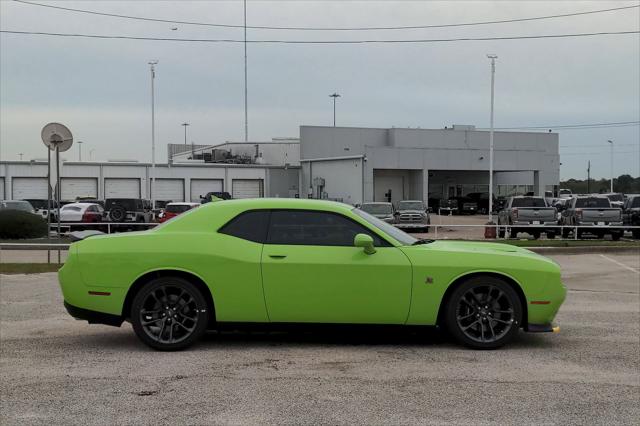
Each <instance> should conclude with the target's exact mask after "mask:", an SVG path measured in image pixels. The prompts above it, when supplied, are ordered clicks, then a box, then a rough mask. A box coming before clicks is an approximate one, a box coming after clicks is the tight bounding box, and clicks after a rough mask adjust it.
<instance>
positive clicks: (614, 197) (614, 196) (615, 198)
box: [607, 194, 624, 201]
mask: <svg viewBox="0 0 640 426" xmlns="http://www.w3.org/2000/svg"><path fill="white" fill-rule="evenodd" d="M607 198H608V199H609V200H610V201H624V197H623V196H622V194H609V195H607Z"/></svg>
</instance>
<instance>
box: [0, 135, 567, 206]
mask: <svg viewBox="0 0 640 426" xmlns="http://www.w3.org/2000/svg"><path fill="white" fill-rule="evenodd" d="M168 158H169V161H168V162H167V163H163V164H156V167H155V183H154V185H153V186H154V191H153V192H154V197H153V198H155V199H156V200H163V201H168V200H172V201H199V199H200V196H201V195H204V194H206V193H207V192H214V191H226V192H229V193H230V194H231V195H232V196H233V197H234V198H253V197H292V198H293V197H302V198H308V197H310V198H325V199H332V200H339V201H343V202H345V203H349V204H359V203H362V202H366V201H387V200H390V201H392V202H397V201H399V200H401V199H422V200H425V202H426V201H428V200H431V202H434V200H440V199H443V198H450V197H454V196H464V195H466V194H468V193H472V192H487V191H488V188H489V173H488V171H489V132H488V131H486V130H478V129H476V128H475V127H474V126H459V125H454V126H452V127H451V128H445V129H419V128H418V129H415V128H390V129H385V128H354V127H324V126H301V127H300V138H299V139H298V138H278V139H273V140H272V141H266V142H251V143H246V142H241V143H234V142H225V143H222V144H217V145H207V146H204V145H174V144H172V145H169V146H168ZM559 160H560V158H559V151H558V134H557V133H542V132H504V131H496V132H495V137H494V192H495V193H496V194H497V195H499V196H500V195H502V196H508V195H516V194H524V193H527V192H534V193H535V194H539V195H543V194H544V192H545V190H547V191H555V190H557V186H558V182H559V167H560V162H559ZM152 175H153V171H152V167H151V164H148V163H138V162H131V161H107V162H94V161H90V162H75V161H65V162H64V163H63V167H62V173H61V199H63V200H74V199H75V198H77V197H96V198H98V199H104V198H147V199H150V198H152V197H151V195H152V194H151V185H150V181H151V179H150V178H151V176H152ZM46 176H47V163H46V161H38V160H32V161H2V162H0V199H15V200H17V199H43V198H46V197H47V179H46Z"/></svg>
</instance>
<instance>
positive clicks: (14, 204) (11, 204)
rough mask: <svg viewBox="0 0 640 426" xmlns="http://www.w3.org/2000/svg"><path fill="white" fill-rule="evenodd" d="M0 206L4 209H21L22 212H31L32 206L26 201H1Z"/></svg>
mask: <svg viewBox="0 0 640 426" xmlns="http://www.w3.org/2000/svg"><path fill="white" fill-rule="evenodd" d="M0 208H2V209H5V210H22V211H23V212H30V213H33V211H34V210H33V207H32V206H31V204H29V203H28V202H27V201H2V202H0Z"/></svg>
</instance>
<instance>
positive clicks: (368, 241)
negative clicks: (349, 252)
mask: <svg viewBox="0 0 640 426" xmlns="http://www.w3.org/2000/svg"><path fill="white" fill-rule="evenodd" d="M353 245H354V246H356V247H362V248H363V249H364V252H365V253H367V254H373V253H375V252H376V249H375V248H374V247H373V238H371V235H367V234H357V235H356V236H355V237H354V238H353Z"/></svg>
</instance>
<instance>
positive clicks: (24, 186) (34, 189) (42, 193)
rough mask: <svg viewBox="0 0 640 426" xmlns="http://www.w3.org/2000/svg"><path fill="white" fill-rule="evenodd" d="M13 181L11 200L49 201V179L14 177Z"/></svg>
mask: <svg viewBox="0 0 640 426" xmlns="http://www.w3.org/2000/svg"><path fill="white" fill-rule="evenodd" d="M11 181H12V188H11V198H13V199H14V200H27V199H34V200H46V199H47V195H48V194H47V192H48V191H47V178H40V177H14V178H13V179H12V180H11Z"/></svg>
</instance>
